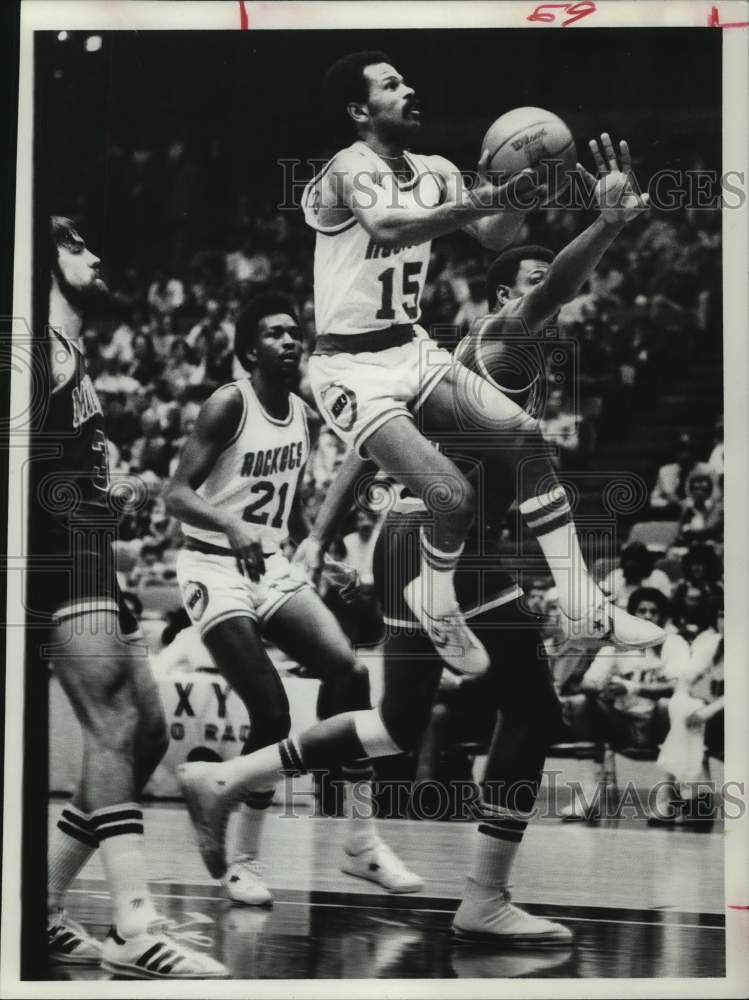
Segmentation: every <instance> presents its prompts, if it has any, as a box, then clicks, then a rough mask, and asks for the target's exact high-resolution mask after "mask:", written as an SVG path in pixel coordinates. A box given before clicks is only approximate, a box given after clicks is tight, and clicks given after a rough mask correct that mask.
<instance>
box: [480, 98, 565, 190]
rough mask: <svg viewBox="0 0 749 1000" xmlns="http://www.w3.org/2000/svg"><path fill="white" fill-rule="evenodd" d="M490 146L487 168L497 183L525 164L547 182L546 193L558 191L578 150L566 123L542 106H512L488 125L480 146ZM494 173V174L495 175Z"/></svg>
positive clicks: (484, 147)
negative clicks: (512, 108) (547, 191)
mask: <svg viewBox="0 0 749 1000" xmlns="http://www.w3.org/2000/svg"><path fill="white" fill-rule="evenodd" d="M481 148H482V150H483V149H488V150H489V171H490V174H491V175H492V177H493V179H495V182H497V183H503V182H505V181H507V180H508V179H509V178H510V177H511V176H512V175H513V174H516V173H518V172H519V171H521V170H526V169H527V168H528V167H533V168H537V172H536V176H537V177H538V179H539V181H540V182H541V183H542V184H547V185H548V188H549V197H553V196H554V195H555V194H559V193H560V192H561V191H563V190H564V189H565V188H566V187H567V185H568V184H569V183H570V175H571V173H574V172H575V169H576V168H575V165H576V163H577V150H576V149H575V140H574V139H573V138H572V133H571V132H570V130H569V129H568V128H567V126H566V125H565V123H564V122H563V121H562V119H561V118H559V117H558V116H557V115H555V114H553V113H552V112H551V111H545V110H544V109H543V108H515V109H514V111H508V112H507V114H504V115H502V116H501V117H500V118H497V120H496V121H495V122H494V124H493V125H491V126H490V127H489V130H488V131H487V133H486V135H485V136H484V143H483V146H482V147H481ZM495 175H496V176H495Z"/></svg>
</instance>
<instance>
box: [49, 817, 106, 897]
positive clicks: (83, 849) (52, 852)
mask: <svg viewBox="0 0 749 1000" xmlns="http://www.w3.org/2000/svg"><path fill="white" fill-rule="evenodd" d="M96 847H97V840H96V835H95V833H94V828H93V827H92V825H91V820H90V817H89V816H88V815H87V814H86V813H84V812H81V810H80V809H76V807H75V806H73V805H67V806H65V808H64V809H63V811H62V816H61V817H60V819H59V820H58V821H57V826H56V827H55V829H54V832H53V833H52V836H51V837H50V844H49V862H48V865H47V905H48V907H49V909H50V911H52V910H56V909H61V908H62V907H63V905H64V900H65V893H66V891H67V888H68V886H69V885H70V883H71V882H72V881H73V879H74V878H75V877H76V875H77V874H78V872H79V871H80V870H81V868H83V866H84V865H85V864H86V862H87V861H88V859H89V858H90V857H91V855H92V854H93V853H94V851H95V850H96Z"/></svg>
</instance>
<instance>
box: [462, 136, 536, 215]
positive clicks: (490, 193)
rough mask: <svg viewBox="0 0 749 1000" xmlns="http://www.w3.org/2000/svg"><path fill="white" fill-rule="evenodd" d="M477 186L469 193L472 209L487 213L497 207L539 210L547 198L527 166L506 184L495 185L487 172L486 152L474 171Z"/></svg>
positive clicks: (487, 153)
mask: <svg viewBox="0 0 749 1000" xmlns="http://www.w3.org/2000/svg"><path fill="white" fill-rule="evenodd" d="M476 174H477V177H478V183H477V184H475V185H474V186H473V187H472V188H471V189H470V190H469V192H468V197H469V198H470V200H471V203H472V204H473V206H474V208H485V209H486V211H487V213H488V212H490V211H494V210H495V209H498V208H514V209H516V210H520V211H525V212H527V211H530V210H531V209H533V208H539V207H540V206H541V205H543V204H544V202H545V201H546V199H547V197H548V194H549V192H548V188H547V187H546V185H545V184H538V183H537V181H536V176H535V173H534V171H533V170H532V169H531V168H530V167H529V168H528V169H526V170H521V171H520V173H518V174H514V175H513V176H512V177H511V178H510V179H509V180H508V181H507V182H506V183H505V184H501V185H499V184H495V183H494V180H492V177H491V175H490V173H489V150H488V149H485V150H484V151H483V153H482V154H481V159H480V160H479V162H478V168H477V171H476Z"/></svg>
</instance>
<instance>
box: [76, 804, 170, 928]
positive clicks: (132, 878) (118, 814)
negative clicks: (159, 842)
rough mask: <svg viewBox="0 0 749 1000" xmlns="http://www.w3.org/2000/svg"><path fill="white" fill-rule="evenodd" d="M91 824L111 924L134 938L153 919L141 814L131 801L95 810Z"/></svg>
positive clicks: (154, 911) (155, 916) (153, 913)
mask: <svg viewBox="0 0 749 1000" xmlns="http://www.w3.org/2000/svg"><path fill="white" fill-rule="evenodd" d="M91 824H92V826H93V827H94V829H95V830H96V836H97V839H98V841H99V847H100V849H101V856H102V862H103V864H104V871H105V873H106V876H107V881H108V883H109V891H110V893H111V894H112V904H113V907H114V925H115V928H116V930H117V932H118V934H119V935H120V936H121V937H123V938H130V937H135V936H136V935H137V934H142V933H144V932H145V931H146V930H147V929H148V925H149V924H150V923H151V921H152V920H155V919H156V918H157V913H156V910H155V909H154V905H153V900H152V899H151V894H150V892H149V890H148V884H147V883H146V872H145V861H144V850H143V813H142V811H141V809H140V807H139V806H138V805H137V804H136V803H134V802H123V803H121V804H120V805H116V806H107V807H106V808H105V809H97V810H96V812H94V813H92V814H91Z"/></svg>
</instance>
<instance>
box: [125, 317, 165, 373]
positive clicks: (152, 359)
mask: <svg viewBox="0 0 749 1000" xmlns="http://www.w3.org/2000/svg"><path fill="white" fill-rule="evenodd" d="M163 368H164V362H163V361H162V360H161V359H160V358H158V357H157V356H156V351H155V350H154V347H153V343H152V341H151V337H150V334H149V332H148V329H145V330H144V329H141V330H139V331H138V332H137V333H136V334H135V336H134V337H133V362H132V367H131V369H130V373H129V374H130V375H132V376H133V378H134V379H135V380H136V381H138V382H140V384H141V385H143V386H146V385H150V384H151V383H152V382H155V381H156V379H157V378H158V377H159V376H160V375H161V373H162V371H163Z"/></svg>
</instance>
